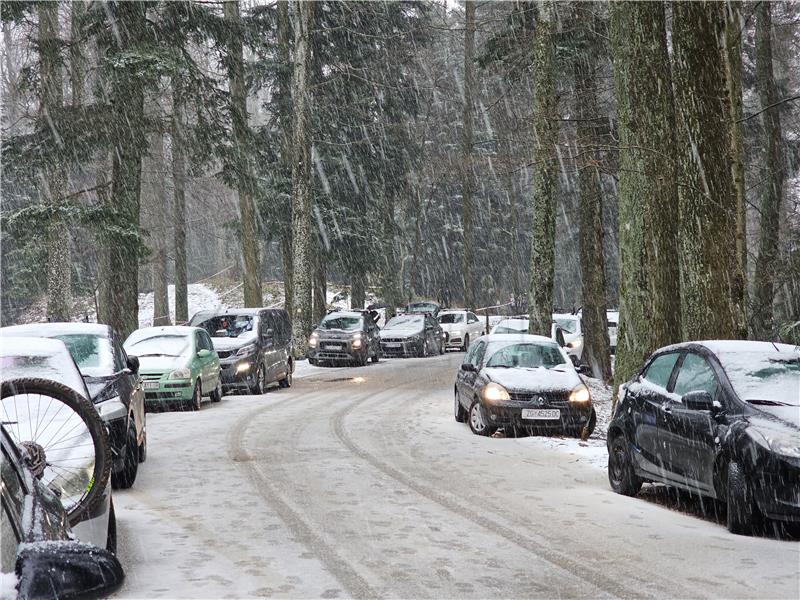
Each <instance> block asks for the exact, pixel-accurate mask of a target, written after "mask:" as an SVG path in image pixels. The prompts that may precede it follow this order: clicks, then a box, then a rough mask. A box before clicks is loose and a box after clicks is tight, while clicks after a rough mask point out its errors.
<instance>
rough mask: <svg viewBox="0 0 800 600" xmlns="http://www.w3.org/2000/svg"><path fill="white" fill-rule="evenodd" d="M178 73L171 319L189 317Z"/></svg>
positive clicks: (174, 123)
mask: <svg viewBox="0 0 800 600" xmlns="http://www.w3.org/2000/svg"><path fill="white" fill-rule="evenodd" d="M182 98H183V93H182V90H181V89H180V81H179V79H178V76H175V77H173V79H172V123H171V135H172V190H173V192H172V193H173V196H172V210H173V212H172V226H173V244H174V249H173V251H174V254H175V259H174V260H175V323H179V324H182V323H186V322H188V321H189V281H188V275H187V260H186V158H185V156H184V145H185V142H184V136H183V131H184V124H185V120H184V119H185V107H184V103H183V99H182Z"/></svg>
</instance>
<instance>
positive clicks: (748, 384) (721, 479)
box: [608, 341, 800, 533]
mask: <svg viewBox="0 0 800 600" xmlns="http://www.w3.org/2000/svg"><path fill="white" fill-rule="evenodd" d="M608 454H609V457H608V478H609V481H610V482H611V487H612V488H613V489H614V491H615V492H618V493H620V494H625V495H628V496H635V495H636V494H637V493H638V492H639V489H640V488H641V486H642V483H643V482H646V481H650V482H661V483H665V484H667V485H670V486H674V487H677V488H682V489H685V490H689V491H691V492H692V493H694V494H699V495H703V496H708V497H711V498H716V499H718V500H721V501H722V502H726V503H727V506H728V510H727V525H728V529H729V530H730V531H732V532H734V533H748V532H750V531H751V529H752V526H753V524H754V523H755V522H757V520H758V519H759V518H760V517H761V516H763V517H767V518H769V519H777V520H782V521H794V522H798V521H800V485H799V484H798V481H799V480H800V350H798V348H797V347H795V346H791V345H788V344H772V343H767V342H749V341H704V342H688V343H683V344H677V345H673V346H667V347H666V348H662V349H660V350H658V351H657V352H655V353H654V354H653V355H652V356H651V357H650V359H649V360H648V361H647V362H646V363H645V365H644V367H643V368H642V370H641V371H640V372H639V373H637V374H636V376H635V377H634V378H633V379H632V380H631V381H629V382H628V383H627V384H624V385H623V386H621V389H620V397H619V401H618V403H617V407H616V410H615V412H614V417H613V419H612V421H611V424H610V425H609V428H608Z"/></svg>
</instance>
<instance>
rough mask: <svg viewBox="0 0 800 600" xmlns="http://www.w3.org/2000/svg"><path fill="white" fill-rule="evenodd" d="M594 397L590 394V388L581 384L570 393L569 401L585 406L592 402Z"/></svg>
mask: <svg viewBox="0 0 800 600" xmlns="http://www.w3.org/2000/svg"><path fill="white" fill-rule="evenodd" d="M591 400H592V395H591V394H590V393H589V388H587V387H586V386H585V385H583V384H581V385H579V386H578V387H576V388H575V389H574V390H572V391H571V392H570V393H569V401H570V402H574V403H576V404H585V403H586V402H591Z"/></svg>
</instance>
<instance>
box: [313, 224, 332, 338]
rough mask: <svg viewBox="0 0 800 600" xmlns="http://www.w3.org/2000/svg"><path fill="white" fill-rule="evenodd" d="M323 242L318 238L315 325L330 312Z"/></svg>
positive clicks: (314, 299) (315, 272)
mask: <svg viewBox="0 0 800 600" xmlns="http://www.w3.org/2000/svg"><path fill="white" fill-rule="evenodd" d="M321 242H322V240H320V239H319V236H317V240H316V243H317V251H316V252H315V255H314V296H313V310H312V317H311V320H312V321H313V322H314V323H319V322H320V321H321V320H322V317H324V316H325V313H327V312H328V302H327V295H328V284H327V281H326V272H325V257H324V256H323V253H322V248H321V247H320V246H321V245H322V243H321Z"/></svg>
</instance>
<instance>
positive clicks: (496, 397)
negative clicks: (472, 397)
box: [481, 383, 511, 402]
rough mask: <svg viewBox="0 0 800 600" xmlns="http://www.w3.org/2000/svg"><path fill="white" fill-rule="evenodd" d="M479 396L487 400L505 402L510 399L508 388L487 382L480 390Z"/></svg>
mask: <svg viewBox="0 0 800 600" xmlns="http://www.w3.org/2000/svg"><path fill="white" fill-rule="evenodd" d="M481 396H483V399H484V400H486V401H487V402H505V401H507V400H511V396H509V395H508V390H507V389H506V388H504V387H503V386H502V385H499V384H497V383H487V384H486V385H485V386H483V389H482V390H481Z"/></svg>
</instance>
